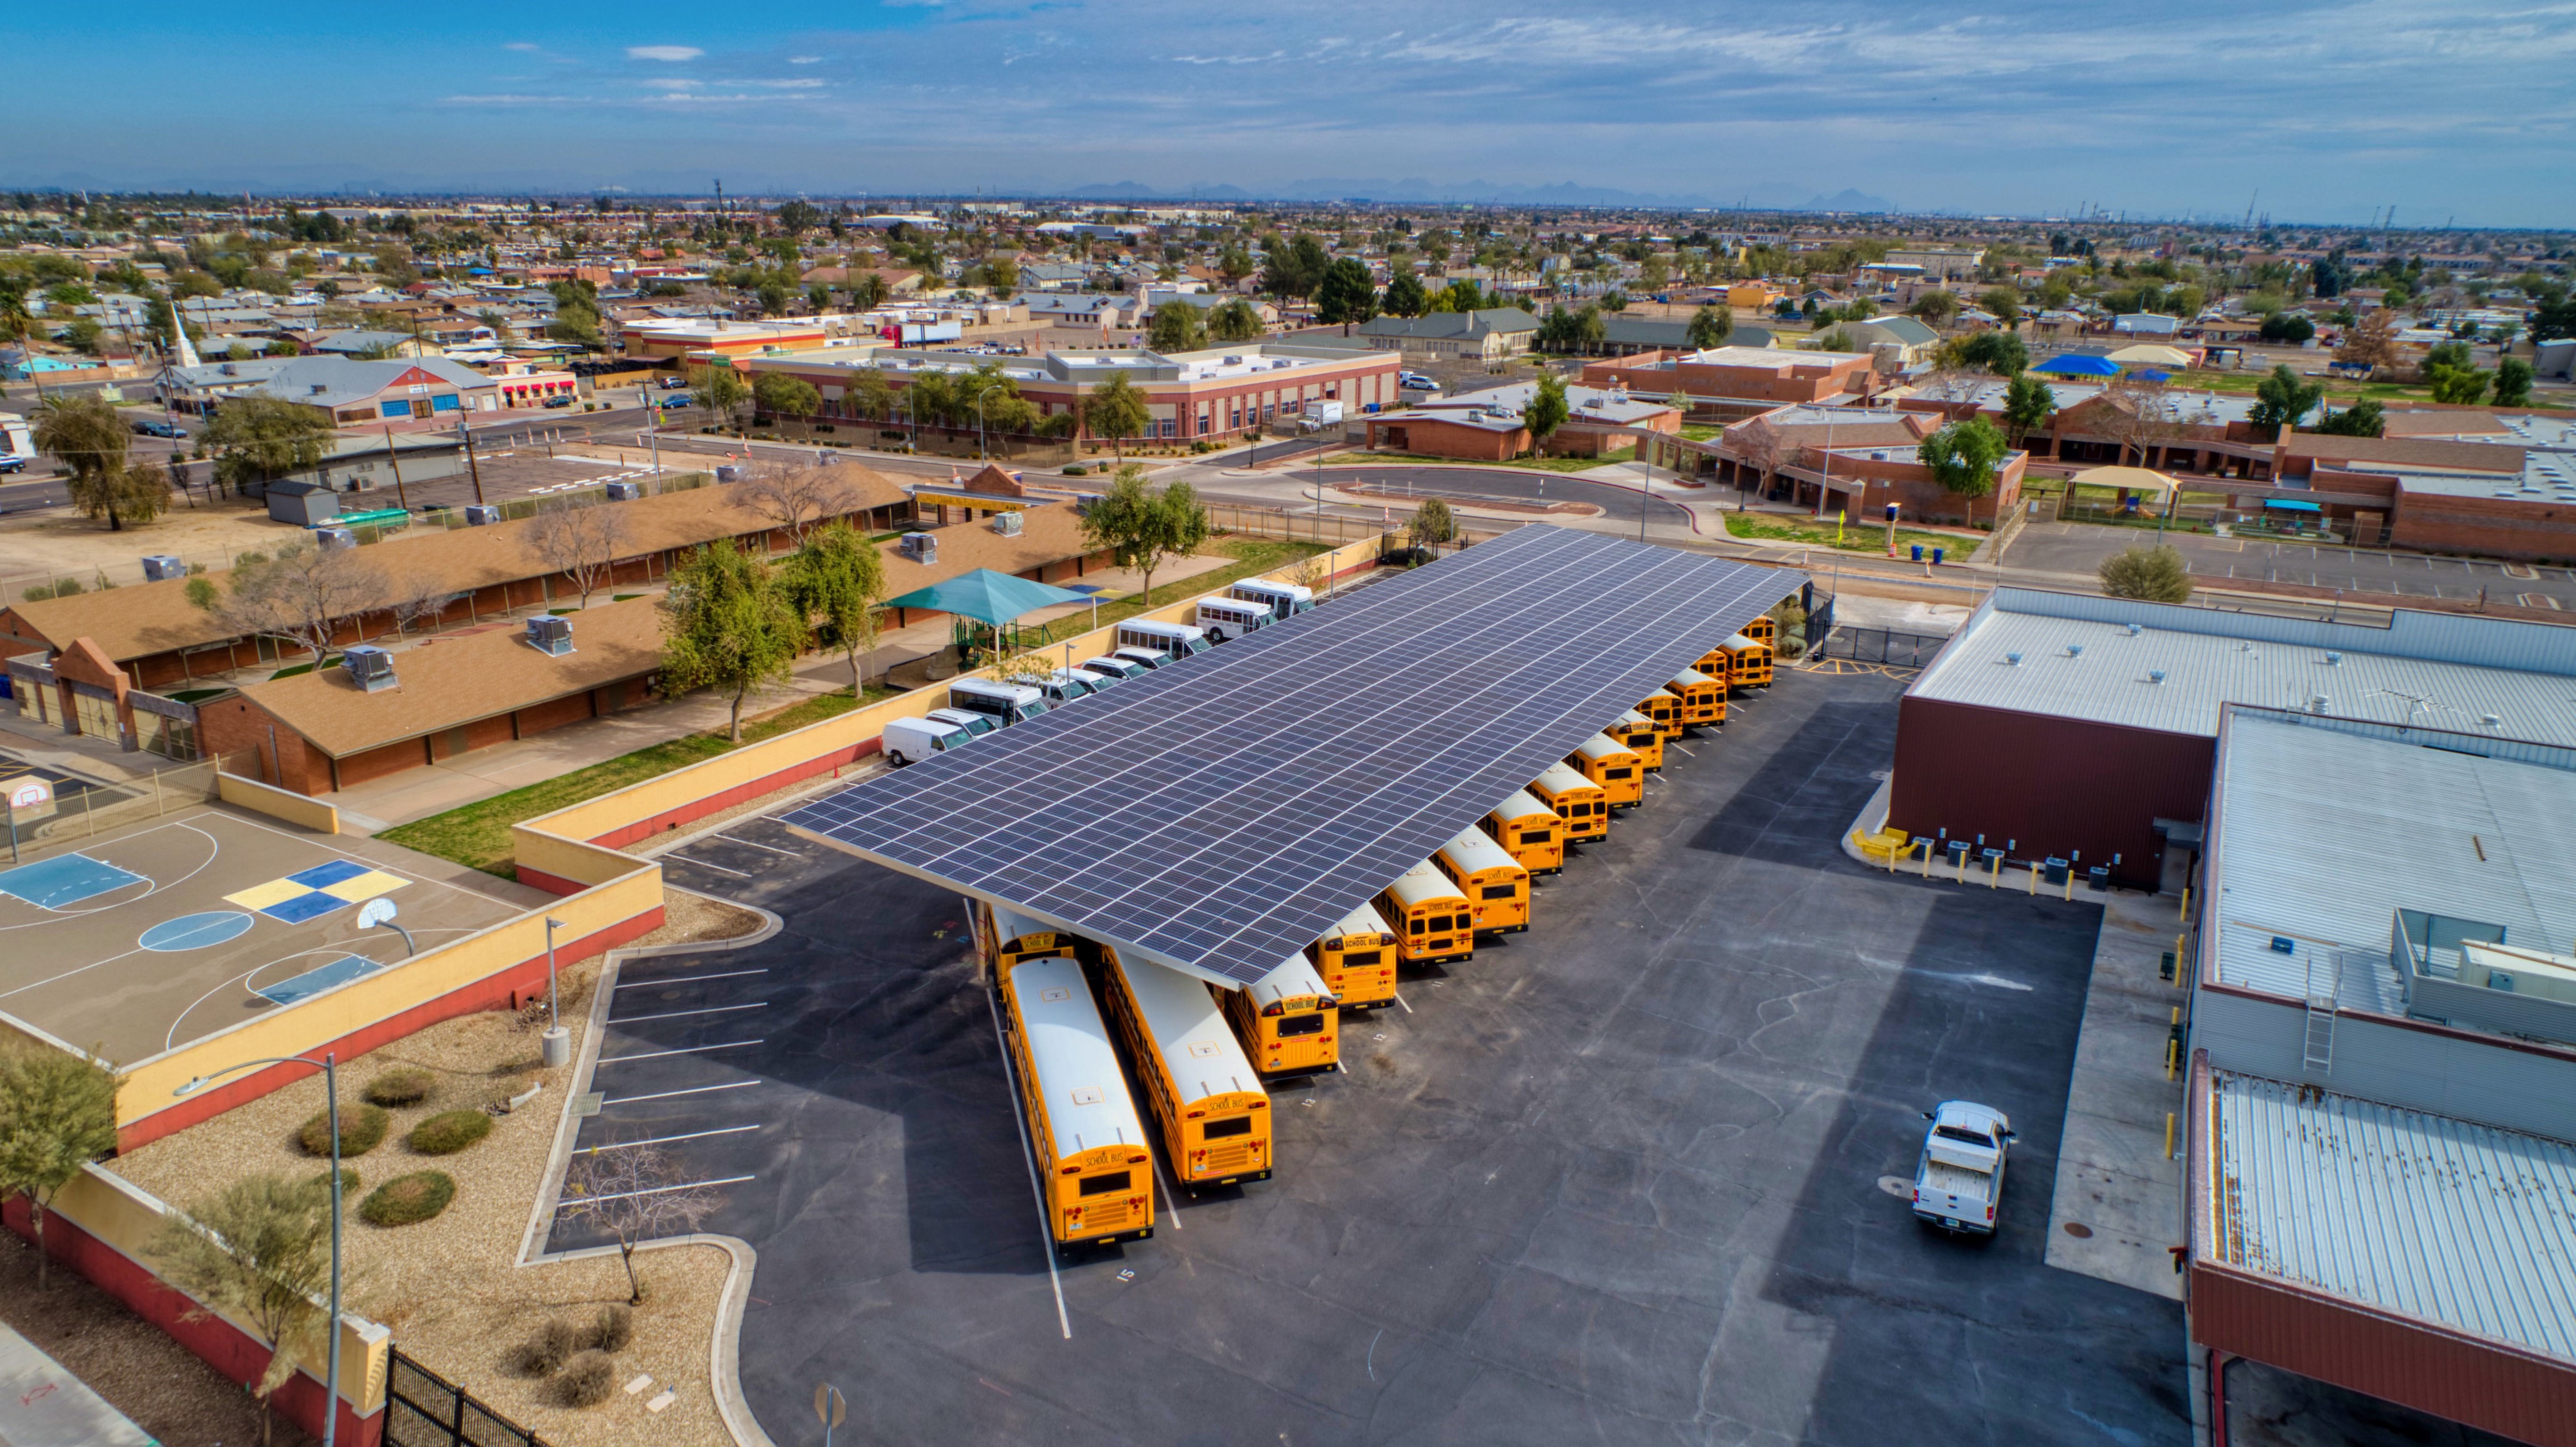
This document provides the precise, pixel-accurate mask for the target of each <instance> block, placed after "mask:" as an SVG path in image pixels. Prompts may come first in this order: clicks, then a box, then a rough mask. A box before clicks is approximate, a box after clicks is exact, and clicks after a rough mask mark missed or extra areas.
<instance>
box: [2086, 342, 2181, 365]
mask: <svg viewBox="0 0 2576 1447" xmlns="http://www.w3.org/2000/svg"><path fill="white" fill-rule="evenodd" d="M2102 360H2104V361H2106V362H2118V363H2120V364H2121V365H2123V366H2136V365H2138V364H2139V363H2146V364H2148V365H2150V366H2157V367H2188V366H2190V365H2191V353H2189V352H2186V351H2184V350H2183V349H2182V348H2180V347H2167V346H2160V345H2158V344H2156V343H2154V342H2140V343H2138V344H2137V345H2136V346H2133V347H2122V348H2121V349H2120V350H2118V351H2116V352H2113V353H2111V354H2110V355H2109V356H2107V357H2104V358H2103V359H2102Z"/></svg>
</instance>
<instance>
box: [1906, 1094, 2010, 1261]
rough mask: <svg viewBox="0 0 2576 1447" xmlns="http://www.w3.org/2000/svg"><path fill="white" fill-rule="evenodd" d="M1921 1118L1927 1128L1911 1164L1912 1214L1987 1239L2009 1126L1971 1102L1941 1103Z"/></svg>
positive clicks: (1999, 1195) (2001, 1180) (1993, 1111)
mask: <svg viewBox="0 0 2576 1447" xmlns="http://www.w3.org/2000/svg"><path fill="white" fill-rule="evenodd" d="M1923 1118H1924V1119H1925V1120H1928V1121H1930V1122H1932V1128H1931V1129H1930V1130H1928V1131H1925V1132H1924V1133H1923V1154H1922V1155H1921V1156H1920V1157H1918V1158H1916V1160H1915V1163H1914V1214H1915V1215H1916V1216H1918V1217H1920V1218H1922V1219H1923V1220H1926V1221H1929V1222H1931V1223H1932V1224H1933V1225H1935V1226H1938V1227H1940V1228H1941V1229H1942V1230H1944V1231H1968V1232H1974V1233H1975V1234H1977V1235H1980V1236H1991V1235H1993V1234H1994V1230H1995V1207H1997V1206H1998V1205H2000V1204H2002V1202H2003V1197H2004V1152H2005V1149H2006V1148H2007V1147H2008V1146H2010V1145H2011V1144H2012V1139H2013V1130H2012V1122H2011V1121H2009V1120H2007V1119H2005V1118H2004V1113H2003V1112H2002V1111H1999V1110H1997V1109H1995V1108H1994V1107H1993V1106H1991V1105H1979V1104H1977V1103H1976V1102H1975V1101H1973V1100H1945V1101H1943V1102H1941V1103H1940V1104H1939V1105H1936V1106H1934V1107H1932V1108H1931V1109H1930V1110H1927V1111H1925V1112H1923Z"/></svg>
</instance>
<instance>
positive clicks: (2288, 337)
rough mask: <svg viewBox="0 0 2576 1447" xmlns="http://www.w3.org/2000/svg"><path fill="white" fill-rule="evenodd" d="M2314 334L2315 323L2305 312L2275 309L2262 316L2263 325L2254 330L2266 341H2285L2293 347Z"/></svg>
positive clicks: (2315, 332)
mask: <svg viewBox="0 0 2576 1447" xmlns="http://www.w3.org/2000/svg"><path fill="white" fill-rule="evenodd" d="M2316 334H2317V324H2316V323H2315V322H2313V321H2311V320H2309V319H2308V314H2307V313H2306V312H2289V311H2276V312H2273V313H2272V314H2271V315H2269V316H2266V317H2265V318H2263V325H2262V326H2261V328H2259V329H2258V330H2257V332H2256V335H2258V336H2260V337H2261V338H2262V339H2263V340H2265V341H2267V342H2279V343H2285V344H2287V345H2289V346H2294V347H2295V346H2297V345H2299V344H2300V343H2302V342H2305V341H2307V340H2309V339H2310V338H2312V337H2314V336H2315V335H2316Z"/></svg>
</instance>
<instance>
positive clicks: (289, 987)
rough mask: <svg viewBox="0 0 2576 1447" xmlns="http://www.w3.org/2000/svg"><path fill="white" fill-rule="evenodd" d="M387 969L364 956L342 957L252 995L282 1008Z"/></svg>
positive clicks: (264, 987) (259, 989) (255, 991)
mask: <svg viewBox="0 0 2576 1447" xmlns="http://www.w3.org/2000/svg"><path fill="white" fill-rule="evenodd" d="M383 968H384V966H383V965H381V964H379V963H377V962H376V961H374V960H371V959H368V958H366V957H365V956H363V955H342V956H341V957H340V958H338V959H336V960H333V961H332V962H331V963H329V964H327V965H324V966H322V967H321V968H320V969H314V970H306V971H305V972H304V973H303V974H300V975H297V976H294V977H293V978H291V979H285V980H280V981H278V982H277V983H276V984H274V985H262V986H260V987H259V988H258V989H257V990H254V991H252V992H251V993H253V994H255V995H258V996H259V997H260V998H261V999H263V1000H269V1001H273V1002H275V1003H277V1004H280V1005H292V1004H294V1003H295V1002H296V1001H298V1000H309V999H311V998H313V997H314V996H316V995H319V994H321V993H322V992H323V991H324V990H327V989H330V988H331V987H332V986H334V985H345V984H347V983H348V982H349V981H351V980H354V979H356V978H358V977H359V976H360V975H372V974H374V973H375V972H376V971H378V970H381V969H383Z"/></svg>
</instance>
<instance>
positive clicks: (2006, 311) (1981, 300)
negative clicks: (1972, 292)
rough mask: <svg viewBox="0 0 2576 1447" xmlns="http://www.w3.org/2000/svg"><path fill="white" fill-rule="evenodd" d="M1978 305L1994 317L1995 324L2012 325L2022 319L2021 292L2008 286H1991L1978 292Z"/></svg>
mask: <svg viewBox="0 0 2576 1447" xmlns="http://www.w3.org/2000/svg"><path fill="white" fill-rule="evenodd" d="M1977 305H1979V306H1981V307H1984V308H1985V309H1986V311H1987V313H1988V314H1989V315H1991V316H1993V317H1994V319H1995V324H1996V325H1997V326H2001V327H2012V326H2014V325H2016V324H2018V323H2019V322H2020V321H2021V293H2020V292H2018V291H2015V290H2013V289H2012V288H2011V287H2008V286H1991V287H1988V288H1986V289H1985V290H1984V291H1982V292H1979V293H1978V294H1977Z"/></svg>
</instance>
